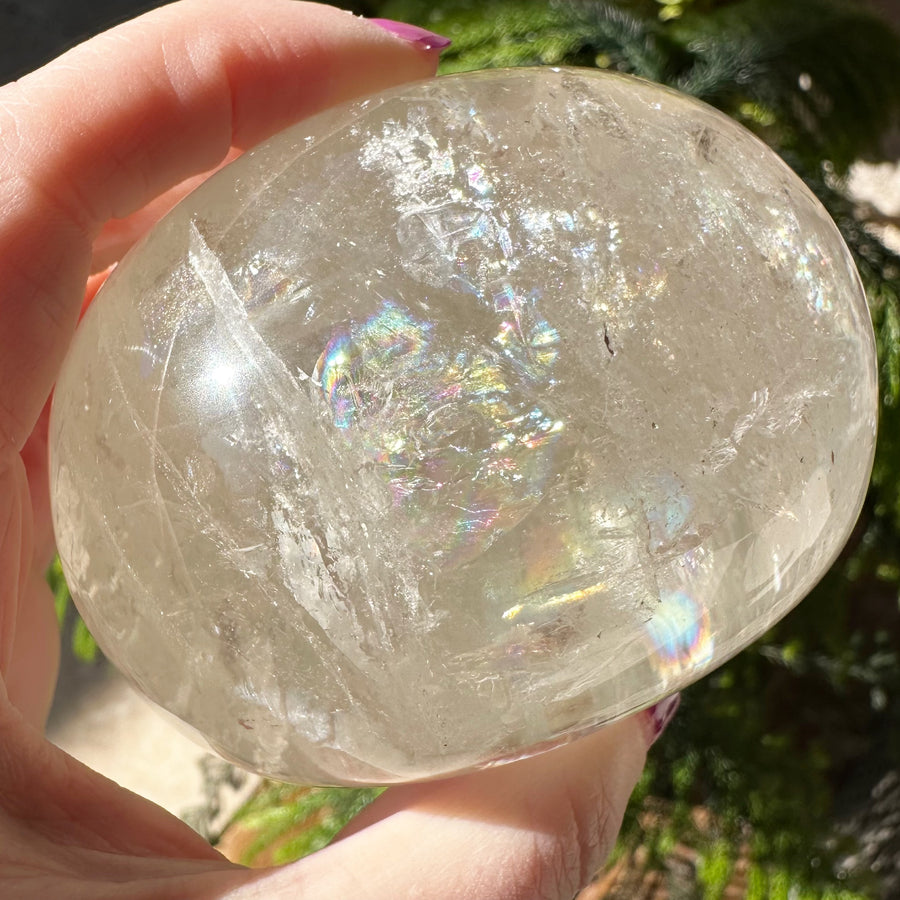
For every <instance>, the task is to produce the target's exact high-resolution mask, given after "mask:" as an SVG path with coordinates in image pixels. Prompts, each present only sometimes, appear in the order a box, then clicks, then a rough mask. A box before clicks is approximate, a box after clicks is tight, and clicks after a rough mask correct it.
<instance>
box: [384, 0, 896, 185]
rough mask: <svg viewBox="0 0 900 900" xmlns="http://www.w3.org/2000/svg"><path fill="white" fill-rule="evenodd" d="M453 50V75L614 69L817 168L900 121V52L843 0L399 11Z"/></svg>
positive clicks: (528, 0)
mask: <svg viewBox="0 0 900 900" xmlns="http://www.w3.org/2000/svg"><path fill="white" fill-rule="evenodd" d="M375 5H376V6H377V7H378V10H377V11H378V13H379V15H384V16H389V17H392V18H400V19H405V20H409V21H415V22H418V23H419V24H422V25H425V26H426V27H428V28H432V29H434V30H436V31H439V32H440V33H442V34H445V35H447V36H448V37H450V38H452V39H453V41H454V43H453V45H452V46H451V47H450V48H449V49H448V50H447V51H446V52H445V54H444V57H443V71H445V72H458V71H464V70H469V69H480V68H488V67H495V66H523V65H576V66H578V65H580V66H594V65H596V66H602V67H606V68H613V69H616V70H618V71H622V72H630V73H633V74H636V75H640V76H642V77H644V78H649V79H651V80H653V81H659V82H661V83H664V84H669V85H671V86H672V87H675V88H677V89H679V90H681V91H684V92H686V93H689V94H693V95H695V96H697V97H699V98H700V99H702V100H705V101H706V102H707V103H711V104H712V105H714V106H718V107H719V108H721V109H723V110H724V111H725V112H727V113H729V114H730V115H732V116H734V117H735V118H737V119H739V120H740V121H742V122H743V123H744V124H745V125H747V126H748V127H750V128H751V129H753V130H755V131H757V132H759V133H760V134H761V135H762V136H763V137H765V139H766V140H767V141H768V142H769V143H770V144H772V145H773V146H775V147H776V148H778V149H780V150H782V151H784V152H786V153H793V154H795V155H797V156H798V157H799V158H800V159H801V160H802V161H803V162H804V163H805V164H807V165H809V166H815V165H817V164H818V163H819V162H820V161H821V160H823V159H828V160H830V161H831V163H832V165H833V166H834V167H835V169H836V170H838V171H844V170H845V169H846V167H847V166H848V165H849V164H850V163H851V162H853V161H854V160H855V159H858V158H859V157H861V156H866V155H870V154H873V153H877V151H878V147H879V144H878V141H879V139H880V138H881V136H882V135H883V134H884V132H885V130H886V128H887V127H888V126H889V125H890V124H891V123H893V122H895V121H896V120H897V116H898V111H900V79H898V78H897V77H896V72H897V71H898V70H900V44H898V42H897V39H896V36H895V35H894V34H893V33H892V32H891V31H890V29H888V28H886V27H885V25H884V23H883V22H882V21H881V20H880V19H879V18H877V17H876V16H874V15H873V14H871V13H869V12H867V11H866V9H865V8H864V7H863V6H862V5H861V4H856V3H846V2H840V0H791V2H789V3H786V2H784V0H675V2H663V3H661V2H658V0H632V2H628V0H619V2H596V0H571V2H559V0H557V2H551V3H548V2H546V0H515V2H514V0H478V2H476V0H438V2H436V3H423V2H420V0H389V2H387V3H383V4H375Z"/></svg>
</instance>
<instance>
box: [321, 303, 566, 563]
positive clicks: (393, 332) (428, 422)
mask: <svg viewBox="0 0 900 900" xmlns="http://www.w3.org/2000/svg"><path fill="white" fill-rule="evenodd" d="M537 299H538V296H537V295H536V294H535V293H532V295H531V296H530V297H528V298H523V297H522V296H520V295H517V294H516V292H515V291H514V290H513V288H512V287H511V286H508V285H507V286H506V288H505V289H504V290H503V291H501V292H500V293H499V294H497V295H496V296H495V298H494V305H495V311H496V312H497V313H498V314H500V315H504V316H505V315H510V316H511V318H512V320H513V321H512V322H510V321H505V320H504V321H502V322H501V325H500V334H499V335H498V337H497V338H496V339H495V341H494V343H495V344H497V345H498V346H499V347H500V348H501V350H502V356H498V357H494V356H492V355H491V354H490V353H487V352H485V351H484V350H471V349H469V348H466V347H461V348H459V349H458V350H457V351H456V352H455V353H454V352H448V350H447V349H446V348H444V349H438V348H437V347H436V346H435V340H436V330H435V329H436V325H435V323H433V322H425V321H421V320H419V319H417V318H415V317H414V316H413V315H412V314H411V313H410V312H409V311H408V310H405V309H402V308H401V307H399V306H398V305H397V304H395V303H394V302H393V301H383V302H382V303H381V304H380V306H379V309H378V311H377V312H376V313H375V314H374V315H372V316H370V317H369V318H368V319H366V320H365V321H364V322H362V323H359V324H355V323H349V324H347V325H344V326H342V327H341V328H339V329H336V330H335V331H334V332H333V333H332V334H331V336H330V338H329V340H328V342H327V344H326V346H325V349H324V350H323V351H322V353H321V354H320V356H319V359H318V361H317V363H316V366H315V369H314V370H313V373H312V380H313V382H314V383H315V384H317V385H318V386H319V390H320V391H321V396H322V398H323V399H324V400H325V401H326V404H327V407H328V409H329V411H330V415H331V420H332V422H333V423H334V425H335V426H336V427H337V428H338V429H340V431H341V432H343V435H344V440H346V441H348V442H350V443H351V444H353V445H354V446H357V445H358V446H361V447H362V448H363V449H364V451H365V453H366V454H367V455H368V457H369V458H370V459H371V461H372V462H373V463H374V464H375V468H376V470H377V471H378V472H379V474H380V475H381V476H382V477H383V478H384V479H385V480H386V481H387V483H388V485H389V488H390V494H391V497H392V502H393V505H394V506H395V507H399V508H402V509H404V510H405V511H406V513H407V514H408V515H410V516H412V517H413V519H418V518H419V517H421V516H423V515H426V514H427V515H430V516H432V517H433V521H432V524H434V522H437V523H439V526H440V527H436V528H435V527H432V528H430V529H429V530H428V531H422V532H421V533H419V534H417V535H416V536H415V537H414V538H413V540H412V542H411V546H413V547H416V548H418V549H419V551H420V552H424V553H427V554H430V555H432V556H433V557H434V558H435V559H437V560H439V561H440V564H441V566H442V567H443V568H447V567H451V568H452V567H454V566H457V565H460V564H462V563H463V562H465V561H466V560H468V559H470V558H472V556H473V555H474V554H476V553H478V552H481V551H483V550H484V548H485V546H486V545H487V544H490V543H492V542H493V541H495V540H496V539H497V538H498V537H499V536H500V535H502V534H503V533H504V532H505V531H506V530H508V529H509V528H511V527H513V526H514V525H515V524H516V523H517V522H519V521H520V520H521V518H522V517H523V516H524V515H526V514H527V513H528V511H529V510H530V509H531V508H532V507H533V505H534V504H535V503H537V502H538V501H539V499H540V497H541V494H542V491H543V488H544V485H545V483H546V479H547V477H548V475H549V473H550V470H551V468H552V465H553V460H554V452H553V449H554V448H553V445H554V443H555V442H556V441H557V439H558V438H559V436H560V434H561V432H562V431H563V429H564V425H563V422H562V421H561V420H560V419H558V418H556V417H555V416H553V415H550V414H548V413H547V412H546V411H545V410H544V409H543V408H541V407H539V406H534V405H532V402H531V401H530V399H529V398H528V395H527V394H526V393H523V387H528V388H529V389H531V388H533V387H534V386H536V385H538V386H539V385H540V384H542V383H546V382H548V381H549V379H550V376H551V371H552V368H553V364H554V362H555V360H556V355H557V351H556V349H555V347H554V345H555V343H556V341H557V340H558V335H557V333H556V331H555V329H553V328H552V326H550V325H549V324H548V323H547V322H546V321H544V320H542V319H539V318H537V314H536V303H537Z"/></svg>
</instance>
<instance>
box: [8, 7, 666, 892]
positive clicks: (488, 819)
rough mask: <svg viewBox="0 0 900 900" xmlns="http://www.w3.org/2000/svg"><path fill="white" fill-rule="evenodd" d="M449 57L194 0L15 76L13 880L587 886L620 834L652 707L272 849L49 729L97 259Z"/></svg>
mask: <svg viewBox="0 0 900 900" xmlns="http://www.w3.org/2000/svg"><path fill="white" fill-rule="evenodd" d="M436 64H437V53H436V52H435V51H429V50H426V49H424V48H423V47H422V46H420V45H417V44H415V43H414V42H411V41H408V40H403V39H401V38H399V37H396V36H394V35H392V34H390V33H388V32H386V31H384V30H382V29H379V28H377V27H375V26H373V25H372V24H370V23H367V22H365V21H364V20H361V19H357V18H354V17H352V16H350V15H348V14H346V13H343V12H340V11H337V10H334V9H332V8H330V7H326V6H319V5H315V4H306V3H299V2H292V0H184V2H180V3H175V4H173V5H172V6H169V7H166V8H163V9H161V10H157V11H156V12H154V13H151V14H149V15H147V16H144V17H142V18H141V19H137V20H135V21H133V22H130V23H127V24H126V25H124V26H121V27H119V28H117V29H115V30H113V31H111V32H108V33H106V34H105V35H102V36H101V37H99V38H95V39H94V40H92V41H89V42H88V43H86V44H83V45H81V46H80V47H77V48H76V49H75V50H73V51H70V52H69V53H67V54H66V55H64V56H62V57H60V58H59V59H58V60H56V61H54V62H53V63H51V64H49V65H48V66H46V67H44V68H43V69H41V70H39V71H37V72H35V73H33V74H31V75H29V76H27V77H25V78H23V79H22V80H21V81H19V82H17V83H14V84H10V85H7V86H6V87H4V88H0V525H2V527H0V675H2V681H0V896H3V897H10V898H13V897H14V898H32V897H33V898H41V900H46V898H57V897H59V898H66V900H76V898H90V900H101V898H113V897H116V898H118V897H126V898H148V900H149V898H153V900H162V898H200V897H202V898H235V900H237V898H251V897H258V898H266V900H269V898H273V900H277V898H282V897H284V898H287V897H290V898H300V900H304V898H316V900H331V898H334V900H338V898H351V897H365V898H366V900H382V898H384V900H404V898H417V900H423V898H431V897H434V898H441V900H448V898H454V900H456V898H459V900H467V898H471V900H493V898H496V900H501V898H502V900H526V898H529V900H530V898H541V900H549V898H553V900H556V898H560V900H570V898H571V897H572V896H573V895H574V894H575V892H576V891H577V890H578V889H579V888H580V887H581V886H582V885H584V884H585V883H586V882H587V881H588V880H589V878H590V876H591V874H592V872H593V871H594V870H595V869H596V867H597V866H598V865H600V864H601V863H602V861H603V859H604V858H605V856H606V854H607V853H608V851H609V849H610V847H611V844H612V841H613V840H614V839H615V835H616V832H617V831H618V828H619V825H620V823H621V818H622V814H623V811H624V808H625V804H626V802H627V799H628V796H629V794H630V792H631V790H632V788H633V786H634V784H635V782H636V781H637V778H638V776H639V774H640V771H641V769H642V767H643V763H644V758H645V754H646V750H647V747H648V745H649V744H650V742H651V741H652V739H653V737H654V734H655V728H654V726H653V722H652V718H651V717H650V716H647V715H638V716H634V717H632V718H630V719H626V720H624V721H622V722H619V723H618V724H616V725H614V726H611V727H608V728H606V729H603V730H601V731H599V732H597V733H596V734H594V735H592V736H590V737H588V738H585V739H582V740H579V741H577V742H575V743H573V744H570V745H568V746H566V747H563V748H560V749H558V750H554V751H552V752H549V753H545V754H543V755H541V756H538V757H535V758H533V759H530V760H526V761H523V762H519V763H515V764H512V765H509V766H504V767H500V768H497V769H493V770H488V771H485V772H479V773H474V774H470V775H464V776H461V777H457V778H453V779H448V780H445V781H438V782H432V783H428V784H423V785H408V786H403V787H398V788H394V789H392V790H390V791H388V792H387V793H386V794H384V795H382V797H381V798H380V799H379V800H378V801H376V802H375V803H374V804H373V805H372V806H370V807H369V808H368V809H367V810H366V811H365V812H364V813H363V814H362V816H360V817H359V818H358V819H357V820H356V821H355V822H354V823H353V825H352V827H351V829H350V830H349V831H348V833H347V834H346V835H345V836H343V837H342V839H341V840H339V841H338V842H337V843H335V844H334V845H332V846H331V847H329V848H327V849H326V850H324V851H321V852H319V853H317V854H315V855H313V856H312V857H310V858H308V859H306V860H302V861H301V862H299V863H295V864H293V865H290V866H286V867H284V868H281V869H278V870H257V871H251V870H247V869H243V868H240V867H238V866H235V865H232V864H231V863H229V862H228V861H227V860H225V859H224V858H223V857H222V856H221V855H220V854H219V853H217V852H216V850H214V849H213V848H211V847H210V846H209V845H208V844H207V843H206V842H204V841H203V840H202V839H201V838H200V837H198V836H197V835H196V834H194V833H193V832H192V831H191V830H190V829H189V828H188V827H187V826H185V825H184V824H182V823H181V822H180V821H178V820H177V819H176V818H174V817H173V816H171V815H169V814H168V813H166V812H164V811H163V810H161V809H159V808H157V807H155V806H154V805H152V804H151V803H148V802H147V801H145V800H143V799H141V798H139V797H137V796H135V795H133V794H131V793H129V792H127V791H125V790H123V789H122V788H120V787H118V786H117V785H115V784H113V783H112V782H110V781H107V780H106V779H104V778H103V777H101V776H100V775H98V774H97V773H95V772H92V771H91V770H89V769H87V768H85V767H84V766H82V765H81V764H80V763H78V762H76V761H75V760H73V759H72V758H70V757H68V756H66V754H64V753H62V752H61V751H60V750H58V749H56V748H55V747H54V746H52V745H51V744H50V743H49V742H47V741H46V740H45V739H44V737H43V734H42V729H43V725H44V722H45V720H46V716H47V712H48V709H49V705H50V699H51V695H52V690H53V685H54V682H55V677H56V670H57V661H58V655H59V640H58V634H57V626H56V621H55V616H54V612H53V605H52V598H51V597H50V593H49V589H48V588H47V586H46V583H45V582H44V577H43V576H44V571H45V569H46V567H47V565H48V563H49V561H50V558H51V555H52V553H53V536H52V531H51V526H50V516H49V500H48V487H47V461H46V411H45V407H46V404H47V400H48V397H49V395H50V392H51V389H52V386H53V382H54V379H55V378H56V373H57V371H58V369H59V366H60V363H61V361H62V358H63V355H64V354H65V351H66V347H67V345H68V343H69V340H70V339H71V336H72V333H73V331H74V329H75V325H76V321H77V319H78V314H79V310H80V309H81V306H82V302H83V300H84V298H85V296H86V294H89V293H90V292H91V291H92V290H93V289H94V288H95V287H96V285H97V283H98V282H99V280H101V278H102V276H101V275H94V276H92V275H91V273H92V272H94V271H98V270H99V269H100V268H104V267H105V266H106V265H108V263H109V262H111V261H113V260H114V259H115V258H117V256H118V255H119V254H120V253H121V252H122V250H123V249H124V248H125V247H127V245H128V244H129V243H130V242H131V241H132V240H133V239H134V237H135V236H136V235H137V234H139V233H140V232H141V231H142V230H143V229H145V228H146V227H147V225H148V224H150V223H151V222H152V221H153V219H154V218H155V217H156V216H157V215H158V214H159V210H160V209H163V208H165V207H166V206H167V205H170V204H171V202H172V201H173V199H175V198H177V197H178V196H180V195H181V194H182V193H183V192H184V190H185V182H186V180H188V179H196V177H198V176H200V175H202V173H205V172H208V171H209V170H211V169H213V168H215V167H216V166H218V165H219V164H220V163H221V162H222V161H223V159H225V158H226V157H227V156H228V155H229V154H234V153H235V152H237V151H238V150H239V149H241V148H246V147H249V146H252V145H253V144H255V143H257V142H258V141H260V140H262V139H263V138H265V137H266V136H268V135H269V134H271V133H273V132H275V131H277V130H279V129H280V128H283V127H285V126H287V125H288V124H290V123H292V122H294V121H296V120H298V119H300V118H302V117H304V116H307V115H309V114H311V113H313V112H315V111H317V110H319V109H322V108H325V107H327V106H330V105H333V104H335V103H338V102H340V101H342V100H345V99H349V98H350V97H354V96H358V95H360V94H364V93H369V92H372V91H375V90H378V89H380V88H384V87H388V86H390V85H393V84H398V83H402V82H404V81H409V80H413V79H417V78H426V77H430V76H431V75H432V74H433V73H434V70H435V67H436ZM148 204H149V206H148ZM113 219H115V220H116V221H114V222H111V221H110V220H113Z"/></svg>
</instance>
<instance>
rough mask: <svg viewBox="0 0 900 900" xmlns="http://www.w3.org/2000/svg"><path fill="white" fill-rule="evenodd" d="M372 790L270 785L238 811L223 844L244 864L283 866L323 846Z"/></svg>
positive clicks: (373, 795)
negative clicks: (228, 845) (227, 842)
mask: <svg viewBox="0 0 900 900" xmlns="http://www.w3.org/2000/svg"><path fill="white" fill-rule="evenodd" d="M380 793H381V790H379V789H376V788H308V787H296V786H294V785H288V784H282V783H280V782H275V781H269V782H265V783H264V784H263V787H262V788H261V789H260V790H258V791H257V792H256V793H255V794H254V795H253V797H252V798H251V799H250V800H249V801H248V802H247V803H246V804H245V805H244V806H243V807H242V808H241V809H240V810H239V811H238V813H237V814H236V815H235V817H234V819H233V820H232V822H231V824H230V825H229V829H228V832H229V833H227V836H226V838H225V840H227V841H229V843H230V845H231V849H232V850H233V849H234V846H235V845H237V846H238V847H239V849H238V852H236V853H234V852H232V854H231V855H232V858H233V859H234V860H235V861H236V862H240V863H242V864H243V865H247V866H261V865H282V864H284V863H287V862H293V861H294V860H297V859H300V858H301V857H303V856H307V855H308V854H310V853H313V852H315V851H316V850H320V849H321V848H322V847H324V846H326V845H327V844H328V843H330V842H331V840H332V839H333V838H334V836H335V835H336V834H337V833H338V831H340V830H341V828H343V827H344V826H345V825H346V824H347V822H349V821H350V820H351V819H352V818H353V817H354V816H356V815H358V814H359V813H360V812H361V811H362V810H363V809H364V808H365V807H366V806H368V805H369V803H371V802H372V801H373V800H374V799H375V798H376V797H377V796H378V795H379V794H380Z"/></svg>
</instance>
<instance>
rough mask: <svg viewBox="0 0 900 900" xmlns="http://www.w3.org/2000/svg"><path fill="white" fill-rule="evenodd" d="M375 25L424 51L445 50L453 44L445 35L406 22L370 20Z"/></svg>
mask: <svg viewBox="0 0 900 900" xmlns="http://www.w3.org/2000/svg"><path fill="white" fill-rule="evenodd" d="M367 21H369V22H371V23H372V24H373V25H377V26H378V27H379V28H383V29H384V30H385V31H389V32H390V33H391V34H395V35H397V37H399V38H402V39H403V40H404V41H409V42H410V43H411V44H416V45H418V46H419V47H422V49H424V50H443V49H444V48H445V47H449V46H450V44H451V41H450V38H445V37H443V35H440V34H435V33H434V32H433V31H426V30H425V29H424V28H419V26H418V25H409V24H408V23H406V22H395V21H394V20H393V19H368V20H367Z"/></svg>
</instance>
